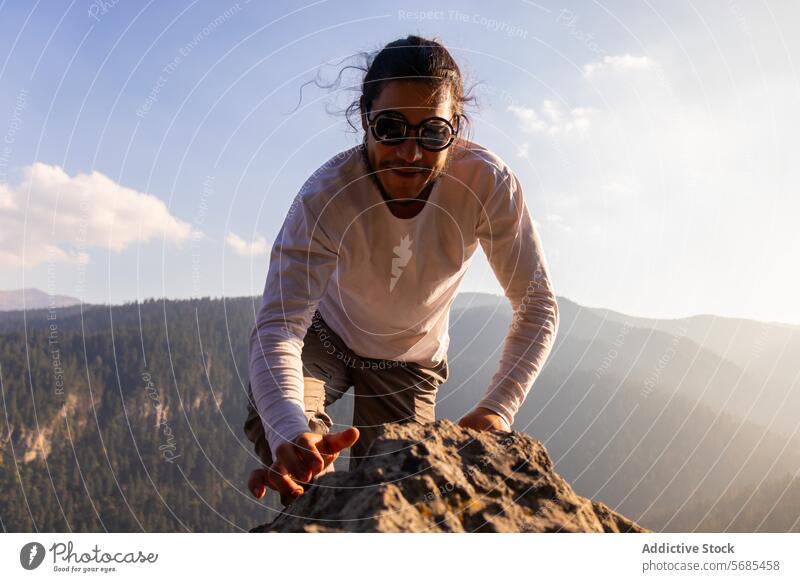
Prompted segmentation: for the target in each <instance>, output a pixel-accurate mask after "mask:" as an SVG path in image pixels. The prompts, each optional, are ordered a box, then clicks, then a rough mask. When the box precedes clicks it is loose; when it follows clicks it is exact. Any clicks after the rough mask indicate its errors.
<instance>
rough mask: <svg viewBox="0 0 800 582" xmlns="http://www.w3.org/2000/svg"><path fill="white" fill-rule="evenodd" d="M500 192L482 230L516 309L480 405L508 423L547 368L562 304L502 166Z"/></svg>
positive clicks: (512, 178) (513, 181)
mask: <svg viewBox="0 0 800 582" xmlns="http://www.w3.org/2000/svg"><path fill="white" fill-rule="evenodd" d="M495 188H496V189H495V191H494V192H493V193H492V194H491V195H490V196H489V198H488V201H487V203H486V205H485V206H484V207H483V208H482V210H481V216H480V219H479V221H478V229H477V234H478V238H479V240H480V243H481V247H482V248H483V251H484V253H486V257H487V258H488V260H489V264H490V265H491V267H492V270H493V271H494V274H495V276H496V277H497V280H498V281H499V282H500V284H501V285H502V287H503V289H504V291H505V295H506V297H507V298H508V299H509V301H510V302H511V306H512V308H513V319H512V322H511V326H510V328H509V331H508V334H507V336H506V339H505V342H504V344H503V354H502V356H501V358H500V365H499V368H498V370H497V372H496V373H495V374H494V376H493V377H492V380H491V383H490V385H489V388H488V390H487V392H486V395H485V396H484V398H483V399H482V400H481V401H480V402H479V403H478V406H481V407H484V408H488V409H490V410H493V411H494V412H496V413H497V414H499V415H500V416H502V417H503V418H504V419H505V420H506V422H508V424H509V426H511V424H512V423H513V421H514V416H515V415H516V413H517V411H518V410H519V408H520V407H521V406H522V403H523V402H524V401H525V397H526V396H527V394H528V392H529V391H530V389H531V386H532V385H533V382H534V381H535V380H536V377H537V376H538V375H539V372H540V371H541V369H542V367H543V366H544V363H545V361H546V360H547V357H548V356H549V354H550V351H551V349H552V347H553V343H554V341H555V337H556V333H557V331H558V321H559V313H558V303H557V302H556V295H555V293H554V292H553V288H552V285H551V282H550V273H549V268H548V266H547V261H546V259H545V256H544V251H543V249H542V243H541V240H540V239H539V234H538V232H537V231H536V228H535V225H534V224H533V221H532V220H531V216H530V212H529V211H528V208H527V206H526V204H525V199H524V197H523V193H522V186H521V185H520V183H519V180H518V179H517V177H516V175H514V173H513V172H511V171H510V170H507V169H505V170H503V171H500V170H498V173H497V180H496V184H495Z"/></svg>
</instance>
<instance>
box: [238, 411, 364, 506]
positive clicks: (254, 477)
mask: <svg viewBox="0 0 800 582" xmlns="http://www.w3.org/2000/svg"><path fill="white" fill-rule="evenodd" d="M358 437H359V432H358V429H357V428H355V427H352V426H351V427H350V428H348V429H345V430H343V431H341V432H337V433H334V434H326V435H321V434H317V433H313V432H304V433H302V434H301V435H300V436H298V437H297V438H296V439H294V441H291V442H286V443H283V444H282V445H280V446H279V447H278V450H277V451H276V454H275V461H274V462H273V463H272V466H270V467H269V468H268V469H256V470H255V471H253V472H252V473H251V474H250V479H249V481H248V484H247V485H248V488H249V489H250V492H251V493H252V494H253V496H254V497H256V498H259V499H260V498H261V497H264V494H265V493H266V488H267V487H269V488H270V489H274V490H275V491H277V492H278V493H283V494H284V495H287V496H289V497H290V498H293V499H296V498H297V497H300V496H301V495H302V494H303V487H302V486H301V485H299V484H298V482H301V483H308V482H309V481H311V478H312V477H313V476H314V475H318V474H319V473H322V471H324V470H325V469H326V468H327V467H328V465H330V464H331V463H333V462H334V461H335V460H336V459H337V458H338V457H339V453H340V452H341V451H342V450H344V449H346V448H348V447H351V446H353V444H354V443H355V442H356V441H357V440H358Z"/></svg>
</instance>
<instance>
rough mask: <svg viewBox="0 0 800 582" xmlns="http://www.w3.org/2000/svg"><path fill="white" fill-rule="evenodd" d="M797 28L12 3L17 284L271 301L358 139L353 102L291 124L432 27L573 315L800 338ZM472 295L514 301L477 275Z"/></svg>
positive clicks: (695, 17) (563, 9)
mask: <svg viewBox="0 0 800 582" xmlns="http://www.w3.org/2000/svg"><path fill="white" fill-rule="evenodd" d="M798 16H800V8H798V7H797V5H796V4H795V3H793V2H789V1H786V2H764V3H758V4H754V3H746V2H731V1H730V0H727V1H711V2H703V3H688V2H674V3H673V2H670V3H659V4H658V5H654V6H647V5H646V4H645V3H641V2H613V3H608V4H600V3H594V2H572V3H570V2H558V3H554V2H539V3H533V2H527V1H508V2H502V3H500V2H498V3H492V4H491V5H489V4H487V3H480V2H463V1H462V2H418V3H414V2H408V3H406V2H403V3H390V2H334V1H329V2H314V3H309V4H303V3H293V2H269V3H267V2H244V1H240V2H238V3H237V2H225V1H222V2H169V3H166V2H162V3H158V5H157V6H156V4H155V3H152V2H151V3H145V2H133V1H126V0H119V1H118V2H116V3H115V2H113V1H112V0H106V1H101V0H95V1H93V2H88V1H75V2H72V3H71V4H70V3H66V2H65V3H44V2H38V3H32V2H22V1H8V0H7V1H5V2H0V47H2V50H0V59H1V60H0V276H1V277H2V285H0V287H1V288H3V289H14V288H20V287H23V286H24V287H38V288H41V289H43V290H45V291H49V292H51V293H61V294H67V295H73V296H77V297H80V298H82V299H83V300H84V301H87V302H92V303H97V302H111V303H121V302H124V301H133V300H137V299H138V300H142V299H144V298H148V297H169V298H177V297H190V296H209V295H210V296H215V297H219V296H223V295H224V296H241V295H255V294H260V293H261V291H262V289H263V286H264V277H265V276H266V272H267V260H268V256H267V251H268V249H269V247H270V246H271V244H272V241H273V240H274V237H275V235H276V234H277V231H278V228H279V227H280V224H281V222H282V220H283V216H284V214H285V212H286V210H287V209H288V207H289V204H290V202H291V199H292V197H293V196H294V195H295V194H296V192H297V191H298V189H299V188H300V186H301V185H302V183H303V182H304V181H305V179H306V178H307V177H308V175H310V174H311V173H312V172H313V171H314V170H315V169H316V168H317V167H318V166H319V165H321V164H322V163H323V162H324V161H325V160H327V159H328V158H329V157H331V156H333V155H335V154H336V153H337V152H338V151H341V150H342V149H345V148H347V147H350V146H352V145H353V144H355V143H357V142H358V141H359V140H360V136H357V135H355V134H353V133H351V132H348V131H347V126H346V124H345V120H344V118H343V116H342V115H341V114H337V113H336V112H335V110H336V109H337V108H341V107H342V106H343V105H344V104H346V103H347V102H348V100H350V99H352V98H354V97H355V94H354V93H353V92H348V91H340V92H331V91H325V90H321V89H318V88H316V87H314V86H313V85H311V86H306V87H305V88H304V89H303V92H302V101H301V102H300V106H299V108H297V106H298V101H299V99H300V90H301V86H302V85H303V83H306V82H307V81H309V80H311V79H313V78H314V76H315V75H316V74H317V73H319V74H321V75H322V77H323V78H325V79H328V80H331V79H333V77H334V76H335V75H336V74H337V72H338V70H339V68H338V67H337V66H335V63H336V62H338V61H341V60H342V59H346V58H348V57H352V56H353V55H355V54H356V53H358V52H359V51H364V50H369V51H372V50H375V49H378V48H380V47H381V46H382V45H383V44H385V43H387V42H389V41H391V40H394V39H396V38H398V37H401V36H405V35H407V34H409V33H418V34H423V35H427V36H432V35H438V36H439V38H440V39H441V40H442V41H443V42H444V43H445V44H446V45H447V46H448V48H449V49H450V51H451V53H452V54H453V55H454V57H455V58H456V59H457V61H458V62H459V63H460V65H461V67H462V70H463V72H464V73H465V75H466V82H467V85H468V86H472V85H473V84H474V83H480V84H479V85H478V86H477V87H476V88H475V89H474V93H475V94H476V95H477V96H478V98H479V107H478V108H477V109H474V110H473V111H472V112H471V113H472V117H473V120H474V124H475V133H474V138H475V139H476V141H478V142H480V143H483V144H484V145H486V146H488V147H489V148H490V149H492V150H494V151H495V152H497V153H498V154H499V155H500V156H501V157H502V158H503V159H504V160H506V161H507V162H508V163H509V165H511V167H512V168H513V169H514V171H515V172H516V173H517V174H518V175H519V177H520V180H521V183H522V184H523V188H524V189H525V196H526V200H527V202H528V205H529V207H530V209H531V213H532V215H533V217H534V220H535V221H536V223H537V225H538V227H539V230H540V234H541V236H542V240H543V243H544V245H545V252H546V254H547V257H548V261H549V263H550V267H551V271H552V274H553V280H554V285H555V287H556V290H557V292H558V293H559V294H560V295H563V296H566V297H569V298H570V299H573V300H575V301H578V302H580V303H582V304H585V305H590V306H602V307H609V308H613V309H617V310H620V311H624V312H627V313H631V314H634V315H644V316H653V317H680V316H685V315H692V314H697V313H714V314H719V315H729V316H744V317H750V318H755V319H763V320H768V321H783V322H789V323H800V303H798V302H797V301H796V296H797V292H798V290H800V275H798V270H797V267H796V264H797V262H798V261H797V259H798V254H800V253H799V252H798V251H800V243H799V242H798V237H797V234H796V222H797V218H798V216H800V197H798V184H799V183H800V180H798V178H800V176H798V169H797V167H796V166H797V164H796V160H797V159H798V154H800V138H799V137H798V134H797V128H798V127H800V113H798V107H797V105H798V103H800V75H798V71H797V68H796V67H797V64H798V63H800V50H798V48H799V45H800V42H799V41H798V40H797V35H796V34H795V33H794V32H795V31H794V30H793V26H794V24H796V23H797V22H798V21H799V20H798ZM346 62H353V61H346ZM346 79H347V82H349V83H354V82H357V78H356V77H353V76H350V77H346ZM347 82H346V83H345V84H347ZM296 108H297V109H296ZM463 290H465V291H466V290H468V291H488V292H495V293H499V292H501V290H500V287H499V285H498V284H497V282H496V281H495V280H494V278H493V276H492V274H491V271H490V270H489V268H488V266H487V264H486V261H485V260H484V259H483V257H482V256H481V257H479V258H478V260H476V261H475V263H474V264H473V267H472V270H471V272H470V273H469V275H468V276H467V279H466V280H465V284H464V287H463Z"/></svg>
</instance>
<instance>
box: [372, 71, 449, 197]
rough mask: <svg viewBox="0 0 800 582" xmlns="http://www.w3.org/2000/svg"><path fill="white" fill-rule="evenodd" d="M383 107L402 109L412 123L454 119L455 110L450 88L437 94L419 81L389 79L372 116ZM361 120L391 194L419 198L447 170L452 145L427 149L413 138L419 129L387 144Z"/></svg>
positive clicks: (375, 165)
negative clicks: (428, 119)
mask: <svg viewBox="0 0 800 582" xmlns="http://www.w3.org/2000/svg"><path fill="white" fill-rule="evenodd" d="M382 111H396V112H399V113H401V114H402V115H403V116H404V117H405V118H406V119H407V120H408V122H409V123H411V124H418V123H419V122H421V121H422V120H423V119H427V118H429V117H442V118H444V119H446V120H448V121H450V122H451V123H453V114H454V111H453V106H452V100H451V96H450V93H449V91H447V92H441V91H440V92H439V93H438V95H437V92H436V90H435V89H434V88H432V87H431V86H430V85H428V84H427V83H424V82H420V81H390V82H389V83H387V84H386V85H384V86H383V89H382V90H381V92H380V94H379V95H378V98H377V99H376V100H375V101H373V103H372V108H371V111H369V118H370V119H374V118H375V115H377V114H378V113H380V112H382ZM362 113H363V111H362ZM361 124H362V127H363V128H364V131H365V132H366V139H367V154H368V156H369V160H370V162H371V163H372V167H373V168H374V170H375V172H376V173H377V176H378V179H379V180H380V181H381V184H383V189H384V190H386V193H387V194H388V195H389V196H391V197H392V198H416V197H417V195H418V194H419V193H420V192H422V190H423V189H424V188H425V186H426V185H427V184H429V183H430V182H432V181H433V180H435V179H436V178H437V177H438V176H439V175H440V174H441V173H442V172H443V171H444V169H445V166H446V162H447V159H448V155H449V151H450V149H451V148H452V147H453V146H452V145H451V146H450V147H449V148H447V149H445V150H442V151H439V152H431V151H428V150H426V149H423V148H422V147H420V145H419V143H418V140H416V139H414V138H415V137H416V136H417V133H416V131H414V132H412V138H411V139H406V140H403V141H402V142H401V143H399V144H398V145H395V146H392V145H385V144H381V143H380V142H378V141H376V140H375V136H373V135H372V131H371V130H370V128H369V126H368V124H367V120H366V119H365V117H364V116H363V115H362V116H361ZM454 127H455V124H454Z"/></svg>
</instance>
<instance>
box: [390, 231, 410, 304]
mask: <svg viewBox="0 0 800 582" xmlns="http://www.w3.org/2000/svg"><path fill="white" fill-rule="evenodd" d="M411 242H412V241H411V239H410V238H409V236H408V235H405V236H404V237H402V238H401V239H400V244H399V245H397V246H396V247H394V248H393V249H392V250H393V251H394V255H395V258H393V259H392V278H391V280H390V281H389V293H391V292H392V291H394V286H395V285H397V281H398V280H399V279H400V275H402V274H403V268H404V267H405V266H406V265H407V264H408V261H410V260H411Z"/></svg>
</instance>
